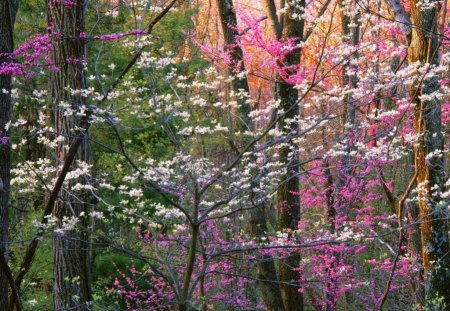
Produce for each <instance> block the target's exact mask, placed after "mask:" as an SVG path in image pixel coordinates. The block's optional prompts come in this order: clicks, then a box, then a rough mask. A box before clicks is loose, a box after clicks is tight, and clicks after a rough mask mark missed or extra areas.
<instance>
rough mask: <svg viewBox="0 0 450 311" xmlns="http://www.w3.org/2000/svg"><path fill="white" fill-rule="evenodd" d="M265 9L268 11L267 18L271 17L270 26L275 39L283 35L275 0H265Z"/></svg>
mask: <svg viewBox="0 0 450 311" xmlns="http://www.w3.org/2000/svg"><path fill="white" fill-rule="evenodd" d="M264 10H265V11H266V14H267V18H268V19H269V27H270V30H271V32H272V34H273V35H274V37H275V39H280V37H281V30H282V29H281V25H280V21H279V19H278V16H277V7H276V5H275V1H274V0H264Z"/></svg>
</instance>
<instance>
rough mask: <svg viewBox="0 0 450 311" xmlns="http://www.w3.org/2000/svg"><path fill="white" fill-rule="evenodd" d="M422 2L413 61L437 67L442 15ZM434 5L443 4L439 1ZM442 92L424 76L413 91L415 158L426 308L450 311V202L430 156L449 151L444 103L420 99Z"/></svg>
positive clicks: (438, 165)
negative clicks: (443, 194)
mask: <svg viewBox="0 0 450 311" xmlns="http://www.w3.org/2000/svg"><path fill="white" fill-rule="evenodd" d="M418 2H419V1H418V0H411V1H410V3H411V22H412V24H413V25H414V27H413V29H412V35H411V43H410V45H409V48H408V62H409V64H413V63H415V62H420V63H421V64H422V65H424V64H431V65H437V64H438V62H439V59H438V52H437V49H438V38H437V36H436V32H437V22H438V15H439V14H438V11H437V10H436V6H433V7H431V8H423V7H419V6H417V4H418ZM432 2H435V4H438V3H437V1H432ZM439 87H440V86H439V79H438V77H431V78H427V79H423V78H422V77H419V78H418V79H417V83H414V84H413V85H412V86H411V87H410V95H411V100H412V103H413V104H414V131H415V134H416V136H417V141H416V143H415V146H414V156H415V171H416V174H417V185H418V189H419V191H418V197H419V216H420V219H421V223H420V229H421V247H422V260H423V265H424V278H425V299H426V307H427V308H428V309H429V310H442V309H445V310H450V286H449V284H450V256H449V254H450V245H449V239H448V238H449V236H448V222H447V213H446V209H447V207H448V201H446V200H444V199H441V198H439V194H438V193H440V192H443V191H444V182H445V181H444V177H445V176H444V175H445V166H444V157H443V156H433V157H428V158H427V155H429V154H431V153H433V152H437V153H439V152H442V151H443V149H444V138H443V135H442V121H441V103H440V102H439V100H438V99H436V98H426V97H425V98H424V97H420V96H421V95H422V96H424V95H428V94H432V93H433V92H436V91H438V90H439ZM439 299H441V302H440V303H438V300H439ZM444 305H445V307H444Z"/></svg>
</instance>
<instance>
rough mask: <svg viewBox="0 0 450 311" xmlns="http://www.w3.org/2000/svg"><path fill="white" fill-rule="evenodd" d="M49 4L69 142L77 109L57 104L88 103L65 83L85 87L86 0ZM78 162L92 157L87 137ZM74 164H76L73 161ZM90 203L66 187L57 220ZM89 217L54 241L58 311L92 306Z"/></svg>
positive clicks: (54, 86) (60, 150)
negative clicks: (83, 35) (83, 36)
mask: <svg viewBox="0 0 450 311" xmlns="http://www.w3.org/2000/svg"><path fill="white" fill-rule="evenodd" d="M47 6H48V22H49V25H53V27H54V29H53V31H54V32H56V33H57V35H58V36H59V37H58V38H56V42H55V46H54V50H53V55H52V56H53V61H54V63H55V64H57V65H58V66H59V67H60V70H59V71H57V72H53V73H52V75H51V79H50V84H51V91H52V99H53V100H54V107H55V127H56V134H57V135H61V136H63V137H64V138H65V139H66V141H67V140H68V139H69V138H70V137H73V136H74V134H75V131H76V125H77V124H78V123H79V117H76V116H75V115H76V113H75V114H74V115H69V116H65V115H64V111H62V110H61V109H60V108H59V107H58V106H57V105H59V104H60V103H61V102H62V101H64V102H66V103H69V104H70V106H71V108H72V109H74V110H75V111H77V110H78V108H79V107H80V106H81V105H85V101H84V99H83V97H82V96H79V95H71V94H70V91H69V90H67V87H69V88H71V89H77V90H80V89H85V88H86V86H85V77H84V71H83V64H82V61H83V60H84V59H85V45H84V41H83V40H82V39H81V38H80V33H81V32H83V31H84V16H83V15H84V12H83V11H84V0H77V1H75V4H74V6H71V7H69V6H66V5H65V4H64V2H54V1H48V2H47ZM65 146H66V143H64V142H62V143H60V144H59V145H58V147H57V151H56V153H57V155H56V156H57V161H58V163H57V164H58V167H59V168H61V166H62V163H64V161H65V159H66V156H67V148H66V147H65ZM75 160H78V161H83V162H89V161H90V149H89V142H88V140H87V136H85V138H84V141H83V142H82V144H81V148H80V149H79V150H78V153H77V155H76V156H75ZM75 164H76V161H75ZM72 167H73V168H74V167H75V165H73V166H72ZM82 178H83V177H82ZM77 182H79V183H82V184H86V180H82V179H79V180H76V181H73V182H71V184H72V183H77ZM68 189H70V185H68ZM68 189H67V188H66V190H68ZM88 203H89V197H88V196H87V195H85V194H83V193H77V196H73V195H68V194H67V193H66V192H64V190H63V192H62V193H61V194H60V199H59V200H58V201H57V202H56V204H55V207H54V211H53V214H54V216H56V217H57V218H58V220H59V221H61V220H62V219H63V217H77V218H79V216H80V214H81V213H82V212H84V213H85V214H86V215H88ZM85 219H86V218H85V217H82V218H79V223H80V226H79V227H78V228H77V229H75V230H67V231H63V233H58V234H55V237H54V239H53V258H54V288H53V289H54V306H55V310H66V309H70V310H80V311H81V310H89V307H88V305H87V302H88V301H90V299H91V293H90V284H89V277H88V271H89V270H88V258H87V257H88V256H87V250H88V244H87V234H86V233H85V232H84V231H83V230H84V228H86V227H87V226H86V220H85ZM60 225H61V223H60Z"/></svg>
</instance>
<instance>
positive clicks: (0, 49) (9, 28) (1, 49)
mask: <svg viewBox="0 0 450 311" xmlns="http://www.w3.org/2000/svg"><path fill="white" fill-rule="evenodd" d="M17 5H18V2H17V1H11V0H0V55H2V54H3V53H5V54H9V53H11V52H12V51H13V48H14V45H13V30H14V20H15V15H16V12H17ZM7 61H10V60H9V59H8V58H7V57H2V56H0V64H1V63H3V62H7ZM1 90H6V91H7V92H6V93H5V92H2V91H1ZM10 91H11V76H9V75H0V139H1V138H5V137H6V142H4V143H2V142H1V141H0V256H2V257H3V258H4V260H2V261H4V262H5V263H6V265H7V262H8V229H9V216H8V211H9V204H10V194H11V188H10V178H11V177H10V173H11V144H10V142H9V141H8V140H7V137H8V136H9V134H8V131H7V129H6V124H8V123H9V122H10V121H11V95H10ZM5 268H7V267H5ZM8 289H9V282H8V277H7V273H6V271H3V269H2V270H0V309H1V310H5V311H7V310H10V306H9V303H8Z"/></svg>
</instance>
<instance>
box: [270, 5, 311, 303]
mask: <svg viewBox="0 0 450 311" xmlns="http://www.w3.org/2000/svg"><path fill="white" fill-rule="evenodd" d="M288 4H289V6H288V8H287V10H286V13H285V15H284V23H283V25H284V26H283V32H282V37H284V38H292V37H296V38H298V39H299V40H302V39H303V34H304V26H305V25H304V20H298V19H292V18H291V16H292V15H293V13H297V14H299V15H301V12H300V10H299V7H303V8H304V7H305V1H304V0H300V1H295V3H290V2H289V3H288ZM297 10H298V11H297ZM298 64H300V50H295V51H293V52H292V53H290V54H289V55H288V56H287V58H286V65H288V66H290V65H298ZM278 90H279V98H280V100H281V106H282V109H283V110H284V111H287V110H288V109H290V108H291V107H292V106H294V107H295V108H293V109H292V110H290V111H289V112H288V113H286V115H285V116H284V118H283V119H282V120H281V121H280V129H283V130H284V131H285V133H284V134H289V133H290V132H296V131H298V125H297V122H289V121H288V122H286V120H292V119H293V118H297V117H298V116H299V113H300V110H299V105H298V103H297V101H298V91H297V89H295V88H294V85H290V84H287V83H284V82H280V83H279V85H278ZM280 161H281V162H282V163H284V164H285V165H286V166H287V173H286V174H285V176H283V179H282V184H281V185H280V187H279V188H278V191H277V202H278V205H279V207H278V208H279V228H280V230H288V229H290V230H297V228H298V222H299V220H300V196H299V193H298V192H299V190H300V184H299V180H298V173H299V158H298V147H297V146H296V145H295V144H294V143H292V142H290V143H289V144H288V146H284V147H282V148H281V149H280ZM292 238H294V237H293V236H292ZM299 265H300V254H299V253H292V254H290V256H289V257H288V258H286V259H285V260H283V261H282V262H281V263H280V267H279V275H280V276H279V280H280V282H282V283H281V286H280V287H281V295H282V299H283V304H284V309H285V310H286V311H302V310H303V295H302V294H301V293H300V292H299V287H298V285H297V284H298V281H299V279H300V276H299V273H298V272H295V271H294V270H293V269H294V268H298V267H299Z"/></svg>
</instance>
